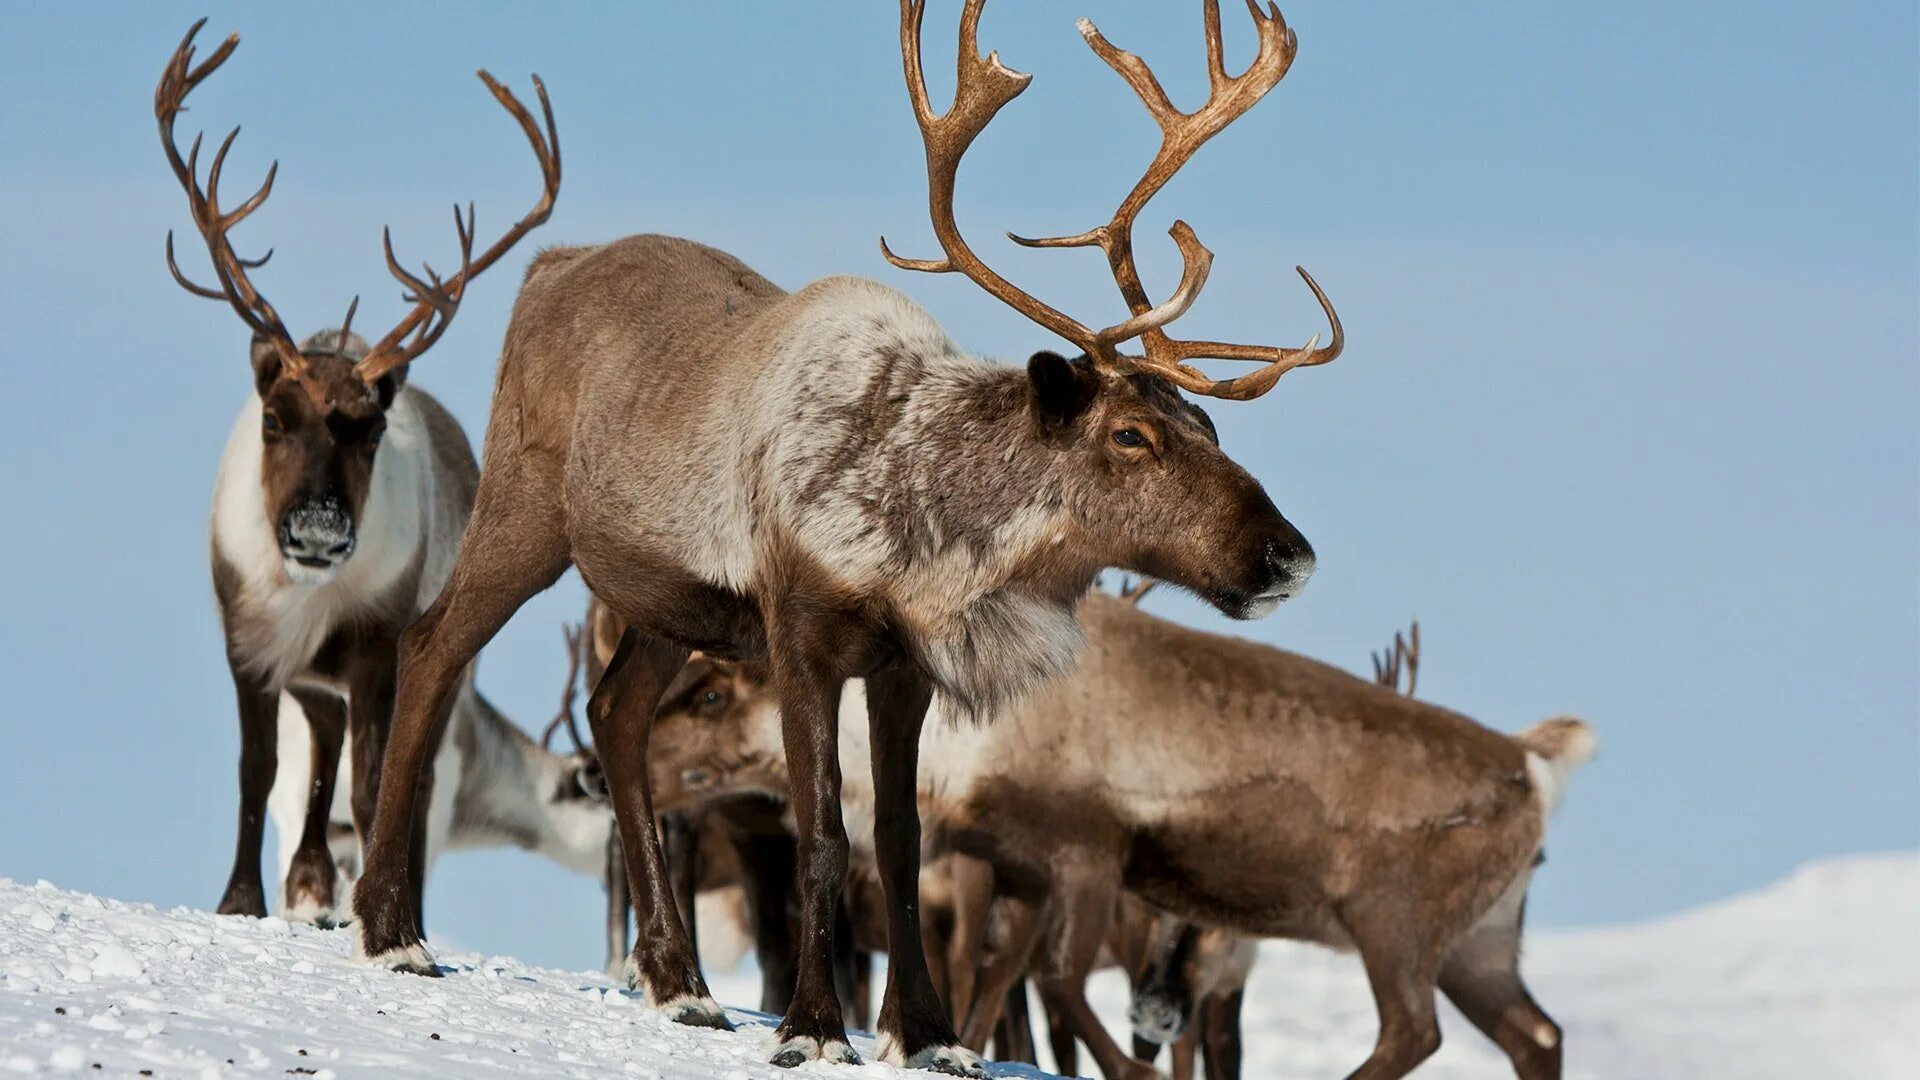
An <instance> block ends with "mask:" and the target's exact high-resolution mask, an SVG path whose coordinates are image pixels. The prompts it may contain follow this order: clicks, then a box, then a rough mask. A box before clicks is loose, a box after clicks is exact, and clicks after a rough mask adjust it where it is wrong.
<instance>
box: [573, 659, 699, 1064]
mask: <svg viewBox="0 0 1920 1080" xmlns="http://www.w3.org/2000/svg"><path fill="white" fill-rule="evenodd" d="M686 662H687V649H686V648H685V647H684V646H681V645H675V644H673V643H671V642H667V641H662V640H661V639H659V638H656V637H652V636H650V635H647V634H642V633H640V632H639V631H637V630H633V629H628V630H627V632H626V633H625V634H623V635H622V636H621V638H620V644H619V645H618V646H617V647H616V648H615V649H614V651H613V658H612V659H611V660H609V661H608V662H607V671H606V674H605V675H604V676H602V677H601V679H600V682H599V685H597V686H595V687H594V688H593V697H592V698H591V699H590V700H589V701H588V702H587V719H588V721H589V722H590V723H591V724H592V727H593V744H594V748H595V749H596V750H597V751H598V752H599V754H600V766H601V768H602V769H604V770H605V771H606V776H607V791H608V792H609V793H610V794H611V795H612V796H613V811H614V820H615V821H616V822H618V823H619V826H620V843H621V845H622V847H624V848H625V850H626V863H627V880H628V883H629V885H630V887H631V888H632V890H633V897H634V905H633V908H634V917H635V918H636V919H637V920H638V923H639V925H638V926H637V928H636V929H637V931H638V935H637V940H636V941H635V943H634V947H633V953H632V965H631V971H630V974H629V975H628V985H630V986H632V987H633V988H635V989H637V990H642V991H644V992H645V993H646V995H647V1002H648V1003H649V1004H651V1005H652V1006H653V1007H654V1008H656V1009H660V1010H661V1011H663V1012H665V1013H666V1014H667V1016H668V1017H669V1018H670V1019H672V1020H673V1021H674V1022H676V1023H681V1024H691V1025H694V1026H696V1027H714V1028H724V1029H730V1028H731V1027H732V1025H731V1024H729V1023H728V1022H727V1016H726V1013H725V1012H724V1011H722V1010H721V1008H720V1006H719V1005H718V1004H717V1003H715V1001H714V1000H713V995H712V994H711V993H709V992H708V990H707V981H706V979H704V978H702V977H701V975H700V962H699V960H698V959H697V958H696V957H695V956H694V953H693V943H692V942H691V941H690V940H689V939H688V937H687V928H686V925H685V923H683V922H682V921H681V919H680V913H679V910H678V908H679V906H678V905H677V904H676V903H675V902H674V898H673V888H672V885H671V883H670V882H669V880H668V875H667V866H666V853H665V850H664V849H663V847H662V846H661V843H660V833H659V831H658V830H657V829H656V828H655V826H654V815H653V788H652V785H651V784H650V783H649V781H648V777H647V739H648V737H649V736H650V735H651V734H652V731H653V712H654V709H655V708H656V707H658V705H659V704H660V694H661V692H662V691H664V690H665V689H666V688H667V681H668V680H669V679H671V678H673V675H674V673H675V672H677V671H679V670H680V668H681V667H682V666H683V665H684V664H686Z"/></svg>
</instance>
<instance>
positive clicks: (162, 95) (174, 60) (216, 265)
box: [153, 19, 560, 385]
mask: <svg viewBox="0 0 1920 1080" xmlns="http://www.w3.org/2000/svg"><path fill="white" fill-rule="evenodd" d="M206 22H207V20H205V19H201V20H200V21H199V22H196V23H194V24H193V26H192V28H190V29H189V30H188V31H187V36H186V37H185V38H184V39H183V40H182V41H181V42H180V46H179V48H177V49H175V50H174V52H173V56H172V57H171V58H170V59H169V60H168V61H167V67H166V70H165V71H164V72H163V73H162V74H161V76H160V85H159V86H158V87H157V88H156V89H155V90H154V93H153V111H154V116H155V117H156V118H157V119H158V120H159V123H160V142H161V144H162V145H163V146H164V147H165V148H166V152H167V162H168V164H170V165H171V166H172V167H173V174H174V176H176V177H178V178H179V180H180V185H181V186H182V187H183V188H185V189H186V192H187V206H188V209H189V210H190V211H191V212H192V214H193V223H194V226H195V227H196V228H198V229H199V230H200V234H201V236H202V237H203V238H205V240H206V243H207V253H208V255H210V256H211V257H212V259H213V269H214V274H215V276H216V277H217V278H218V279H219V282H220V287H219V288H217V289H212V288H208V287H206V286H204V285H199V284H195V283H194V282H193V281H190V280H188V278H187V276H186V275H185V274H183V273H181V272H180V266H179V264H178V263H177V262H175V261H174V257H173V234H172V233H171V232H169V233H168V234H167V269H168V270H170V271H172V273H173V279H174V280H175V281H177V282H179V283H180V284H181V286H182V287H184V288H185V289H187V291H189V292H191V293H193V294H194V295H196V296H204V297H207V298H209V299H214V300H225V301H227V303H229V304H230V305H232V307H233V309H234V311H235V312H237V313H238V314H239V316H240V318H241V319H243V320H245V321H246V323H247V325H248V326H249V327H252V329H253V331H254V333H256V334H258V335H260V336H261V337H262V338H264V339H266V340H267V341H268V342H269V343H271V344H272V346H273V348H274V350H275V351H276V352H278V353H279V354H280V357H281V361H282V363H283V364H284V365H285V370H286V371H287V373H288V374H291V375H295V376H298V375H299V374H301V373H302V372H304V371H305V370H306V368H307V363H306V360H305V359H304V358H303V357H302V356H301V354H300V349H299V346H297V345H295V344H294V340H293V335H292V334H290V333H288V332H287V328H286V325H285V324H284V323H282V322H281V321H280V316H279V315H278V314H277V313H275V311H274V310H273V305H271V304H269V303H267V300H266V297H264V296H262V295H260V293H259V291H258V290H257V289H255V288H254V287H253V284H252V283H251V282H250V281H248V280H247V273H246V272H247V271H248V270H254V269H258V268H259V267H261V266H264V265H265V264H266V261H267V260H268V259H269V258H271V257H272V256H273V252H272V251H271V250H269V251H268V252H267V253H266V254H265V255H262V256H261V257H259V258H258V259H244V258H241V257H240V256H239V255H238V254H236V253H235V252H234V250H233V245H232V244H231V243H229V242H228V240H227V233H228V231H229V230H231V229H232V228H233V227H234V226H235V225H238V224H239V223H240V222H242V221H244V220H245V219H246V218H247V216H248V215H250V214H252V213H253V212H254V211H255V210H258V209H259V208H260V204H261V203H264V202H265V201H266V200H267V196H268V195H269V194H270V193H272V191H273V179H274V176H275V175H277V174H278V172H279V169H280V163H279V162H277V161H276V162H274V163H273V165H272V166H271V167H269V168H268V169H267V178H266V180H265V182H263V183H262V184H261V185H260V189H259V190H258V191H256V192H254V194H253V196H252V197H251V198H249V199H248V200H247V201H246V202H244V203H241V204H240V205H239V206H238V207H236V208H234V209H233V210H230V211H226V212H224V213H223V212H222V211H221V210H220V197H219V189H220V172H221V168H222V166H223V165H225V164H226V160H227V151H228V150H230V149H232V147H233V140H234V139H235V137H237V136H238V135H239V134H240V129H239V128H238V127H236V128H234V129H233V131H232V132H231V133H229V134H228V135H227V137H226V140H225V141H223V142H222V143H221V144H220V150H219V152H218V153H216V154H215V155H214V157H213V165H212V166H211V167H210V168H209V169H208V171H207V186H206V188H205V190H204V191H203V190H202V189H201V187H200V180H199V160H200V142H201V136H195V137H194V140H193V147H192V148H191V149H190V150H189V151H188V153H187V156H186V158H185V159H184V160H182V159H181V157H180V150H179V148H178V147H177V146H176V145H175V144H174V139H173V122H174V119H175V118H176V117H177V116H178V115H179V114H180V113H181V112H183V111H184V110H185V109H186V104H185V101H186V97H187V95H188V94H189V93H191V92H192V91H193V89H194V88H195V87H197V86H199V85H200V83H201V81H202V80H204V79H205V78H206V77H207V76H208V75H211V74H213V72H214V71H215V70H217V69H218V68H219V67H220V65H221V64H223V63H225V62H226V60H227V58H228V57H229V56H232V55H233V51H234V49H236V48H238V47H239V45H240V35H238V34H229V35H228V36H227V40H225V41H223V42H221V43H220V47H219V48H218V49H215V50H214V52H213V55H212V56H209V57H207V59H206V60H205V61H204V62H202V63H201V64H200V65H199V66H197V67H196V66H193V53H194V48H193V39H194V35H196V34H198V33H199V32H200V28H201V27H202V26H205V25H206ZM479 74H480V80H481V81H482V82H484V83H486V84H487V89H488V90H491V91H492V92H493V96H494V98H495V99H496V100H498V101H499V102H500V104H501V106H502V107H504V108H505V109H506V110H507V111H508V112H509V113H511V114H512V115H513V118H514V119H515V120H517V121H518V122H519V124H520V127H521V130H523V131H525V132H526V135H527V141H528V142H529V143H531V144H532V145H533V153H534V156H535V157H536V158H538V159H539V162H540V173H541V176H542V177H543V179H544V180H545V186H544V188H543V190H542V192H541V195H540V199H539V201H538V202H536V203H535V204H534V207H533V209H532V210H530V211H528V212H527V214H526V216H525V217H522V218H521V219H520V220H519V221H518V222H516V223H515V224H514V226H513V227H512V228H511V229H508V230H507V232H506V234H505V235H504V236H502V237H501V238H500V239H499V240H497V241H495V242H494V244H493V246H492V247H489V248H488V249H486V251H484V252H482V253H481V254H480V256H479V257H478V258H475V257H474V254H473V239H474V210H473V204H472V203H468V204H467V213H466V216H465V218H462V217H461V215H460V208H459V207H458V206H455V207H454V210H453V227H454V231H455V232H456V233H457V234H458V235H459V239H460V272H459V273H457V274H455V275H453V277H451V278H448V279H445V280H442V279H441V277H440V275H439V274H438V273H436V272H435V271H434V269H433V267H431V266H423V267H422V269H424V270H425V272H426V278H425V279H424V280H422V279H421V278H418V277H415V276H414V275H412V274H410V273H408V272H407V271H405V270H403V269H401V267H400V261H399V260H398V259H396V258H395V257H394V254H393V237H392V234H391V232H390V231H389V230H385V229H383V230H381V240H382V243H383V245H384V247H385V250H386V256H387V269H388V271H389V272H391V273H392V274H393V276H394V277H396V278H398V279H399V280H400V283H401V284H403V285H405V286H406V288H407V291H406V292H405V293H404V294H403V298H404V299H405V300H407V301H408V302H409V303H412V304H413V305H414V309H413V311H412V312H410V313H409V314H408V315H407V317H406V318H405V319H402V320H401V321H400V324H399V325H398V326H396V327H394V328H393V330H392V331H391V332H389V333H388V334H387V336H386V337H383V338H381V339H380V340H379V341H378V342H377V343H376V344H375V345H374V346H373V348H372V349H370V350H368V352H367V355H366V356H364V357H363V358H361V359H360V361H359V362H358V363H356V364H355V365H354V372H355V374H357V375H359V376H360V378H361V379H362V380H364V381H365V382H367V383H368V384H369V385H371V384H372V383H374V382H375V381H377V380H378V379H379V378H380V377H381V376H382V375H385V374H387V373H388V372H390V371H392V370H393V369H394V368H397V367H400V366H401V365H403V364H407V363H409V362H411V361H412V360H414V359H415V358H416V357H418V356H419V355H420V354H421V353H423V352H426V351H427V349H429V348H431V347H432V346H433V343H434V342H435V341H438V340H439V339H440V335H441V334H443V333H445V332H446V329H447V326H448V324H449V323H451V322H452V321H453V316H454V313H455V312H456V311H457V310H458V309H459V307H460V300H461V297H462V296H464V295H465V294H466V287H467V284H468V282H470V281H472V280H473V278H474V277H475V276H477V275H479V274H480V273H482V272H483V271H485V270H486V269H487V268H488V267H489V266H492V265H493V264H494V263H495V262H496V261H498V260H499V258H500V256H502V255H504V254H506V253H507V249H508V248H511V247H512V246H513V245H514V244H515V243H517V242H519V240H520V238H521V237H522V236H525V235H526V234H527V233H528V232H530V231H531V230H533V229H534V228H535V227H536V226H538V225H540V224H541V223H543V222H545V221H546V220H547V218H548V216H549V215H551V214H552V212H553V200H554V197H555V196H556V195H557V194H559V190H560V135H559V132H558V131H557V130H556V128H555V127H554V123H553V105H552V103H551V102H549V101H548V100H547V87H546V84H545V83H543V82H541V81H540V76H538V75H535V76H534V77H533V85H534V89H535V90H537V91H538V92H539V94H540V109H541V112H542V113H543V114H544V115H545V118H546V133H545V135H544V136H543V135H542V134H541V130H540V126H539V125H538V124H536V123H535V122H534V119H533V114H532V113H530V112H528V111H527V107H526V106H525V105H522V104H521V103H520V100H519V99H518V98H516V97H514V96H513V92H512V91H510V90H508V89H507V88H506V87H504V86H502V85H500V83H499V82H498V81H496V80H495V79H494V77H493V76H492V75H489V74H487V73H486V72H485V71H482V72H480V73H479ZM359 302H360V301H359V298H358V297H355V298H354V302H353V304H352V305H351V306H349V307H348V309H347V318H346V320H345V323H344V324H343V326H342V328H341V336H340V348H341V349H345V347H346V345H345V342H346V331H347V330H348V329H349V328H351V326H352V324H353V313H354V310H355V309H356V308H357V307H358V306H359ZM409 334H412V335H413V339H412V340H411V341H407V340H406V338H407V336H408V335H409Z"/></svg>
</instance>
